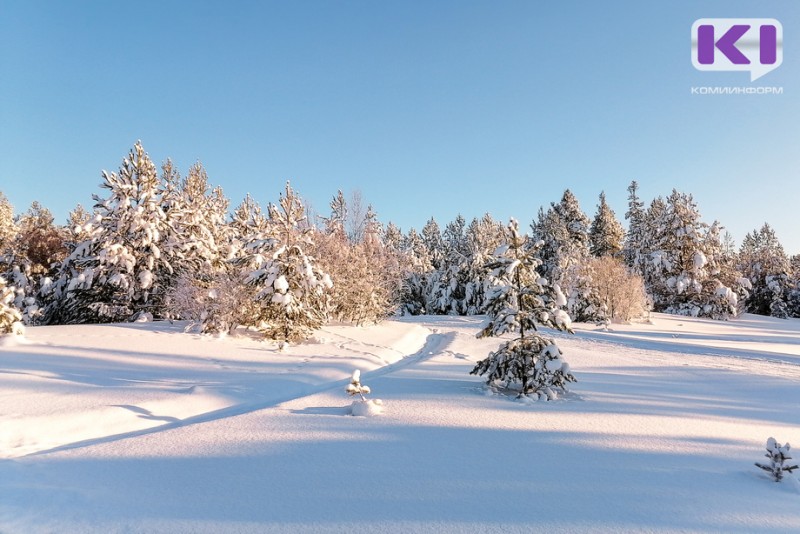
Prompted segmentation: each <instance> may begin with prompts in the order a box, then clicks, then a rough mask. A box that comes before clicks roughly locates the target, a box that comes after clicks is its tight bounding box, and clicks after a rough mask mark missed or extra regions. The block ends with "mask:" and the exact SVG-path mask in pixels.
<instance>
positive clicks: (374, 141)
mask: <svg viewBox="0 0 800 534" xmlns="http://www.w3.org/2000/svg"><path fill="white" fill-rule="evenodd" d="M704 17H716V18H728V17H764V18H776V19H778V20H779V21H780V22H781V23H782V25H783V29H784V35H785V38H784V41H785V43H784V60H783V64H782V65H781V66H780V67H779V68H778V69H776V70H775V71H773V72H771V73H769V74H767V75H766V76H764V77H763V78H761V79H759V80H756V81H755V82H753V83H752V84H751V82H750V79H749V76H748V75H747V74H746V73H741V72H737V73H717V72H700V71H698V70H696V69H694V67H693V66H692V63H691V53H690V51H691V35H690V34H691V27H692V23H693V22H694V21H695V20H696V19H698V18H704ZM797 35H800V2H795V1H791V0H786V1H780V2H776V1H772V2H770V1H764V0H752V1H713V2H712V1H662V2H655V1H653V2H650V1H647V2H644V1H634V0H632V1H627V2H619V1H617V2H615V1H603V2H590V1H585V2H578V1H563V2H552V1H534V0H527V1H522V2H513V1H500V2H495V1H488V0H487V1H479V2H474V1H467V0H458V1H452V2H446V1H436V0H427V1H409V0H405V1H394V2H390V1H379V2H376V1H371V0H370V1H333V0H326V1H310V0H309V1H301V2H255V1H248V2H237V1H224V2H223V1H221V0H219V1H215V2H201V1H191V2H190V1H185V2H178V1H168V2H162V1H149V0H147V1H137V2H117V1H109V0H103V1H96V2H89V1H70V2H56V1H51V2H42V1H35V0H34V1H31V0H25V1H15V2H10V1H7V0H0V191H3V192H4V193H5V194H6V195H7V196H8V197H9V198H10V199H11V201H12V203H13V204H14V206H15V208H16V209H17V211H23V210H24V209H26V208H27V206H28V205H30V203H31V201H33V200H39V201H40V202H42V203H43V204H44V205H45V206H47V207H49V208H50V209H51V210H52V211H53V212H54V214H55V215H56V217H57V218H58V220H59V222H63V221H64V220H65V218H66V214H67V212H68V211H69V210H70V209H72V208H73V207H74V206H75V205H76V204H78V203H82V204H84V206H87V207H88V206H90V205H91V204H92V202H91V195H92V194H93V193H100V192H101V190H100V189H99V187H98V185H99V183H100V173H101V170H102V169H107V170H117V169H118V167H119V164H120V161H121V160H122V158H123V157H124V156H125V155H126V154H127V152H128V150H129V149H130V148H131V146H132V145H133V144H134V143H135V142H136V140H137V139H141V140H142V143H143V144H144V147H145V149H146V150H147V151H148V152H149V154H150V156H151V157H152V158H153V160H154V161H155V162H156V163H157V164H160V163H161V162H162V161H163V160H164V159H166V158H167V157H171V158H172V159H173V161H174V162H175V163H176V164H177V165H178V167H179V168H180V170H181V172H182V173H184V174H185V172H186V171H187V169H188V167H189V165H191V164H192V163H194V162H195V161H198V160H199V161H201V162H202V163H203V164H204V166H205V167H206V169H207V171H208V173H209V177H210V180H211V182H212V183H213V184H215V185H221V186H222V187H223V189H224V190H225V193H226V194H227V196H228V197H229V198H231V201H232V205H233V206H235V205H237V204H238V203H239V202H240V201H241V199H242V198H243V197H244V195H245V194H246V193H247V192H250V193H252V194H253V195H254V197H255V198H256V199H258V200H259V201H260V202H262V204H266V203H268V202H270V201H273V202H274V201H275V200H277V198H278V194H279V192H280V191H281V190H282V188H283V184H284V182H285V181H286V180H291V182H292V184H293V186H294V187H295V189H297V190H298V191H299V192H300V193H301V195H303V196H304V197H305V198H307V199H309V200H310V201H311V203H312V205H313V206H314V208H315V209H316V210H317V211H319V212H322V213H326V212H327V211H328V206H327V205H328V202H329V201H330V198H331V197H332V196H333V195H334V194H335V193H336V190H337V189H343V190H344V191H345V192H349V191H352V190H354V189H358V190H360V191H361V193H362V196H363V198H364V200H365V201H366V202H369V203H372V204H373V205H374V206H375V209H376V211H377V212H378V215H379V217H380V219H381V221H382V222H384V223H385V222H388V221H393V222H395V223H396V224H398V225H399V226H401V227H402V228H403V230H407V229H408V228H410V227H412V226H414V227H416V228H417V229H419V228H421V227H422V225H423V224H424V223H425V221H426V220H427V219H428V218H429V217H430V216H432V215H433V216H435V217H436V219H437V220H438V221H439V223H440V224H442V225H443V224H444V223H446V222H448V221H450V220H452V219H453V218H454V217H455V216H456V214H458V213H461V214H463V215H464V216H465V217H466V218H467V219H470V218H472V217H475V216H480V215H481V214H483V213H484V212H487V211H488V212H490V213H491V214H492V215H493V216H495V217H496V218H499V219H507V218H508V217H509V216H515V217H517V218H518V219H520V220H521V221H523V222H525V223H528V222H530V221H531V220H532V219H533V218H534V217H535V215H536V212H537V210H538V208H539V206H541V205H548V204H549V202H551V201H556V200H558V199H559V198H560V197H561V194H562V192H563V190H564V189H565V188H570V189H571V190H572V191H573V192H574V193H575V194H576V195H577V197H578V199H579V200H580V201H581V205H582V207H583V209H584V211H586V212H587V213H588V214H589V215H590V216H591V215H593V213H594V212H595V207H596V204H597V196H598V194H599V193H600V191H601V190H605V192H606V195H607V197H608V200H609V202H610V203H611V205H612V207H613V208H614V209H615V210H616V212H617V215H618V216H619V217H620V218H622V216H623V214H624V213H625V210H626V197H627V192H626V187H627V186H628V184H629V183H630V181H631V180H634V179H635V180H637V181H638V182H639V183H640V185H641V195H642V197H643V198H644V199H645V200H646V201H649V200H650V199H651V198H653V197H655V196H658V195H663V196H666V195H668V194H669V193H670V192H671V190H672V189H673V188H677V189H678V190H681V191H685V192H690V193H692V194H693V195H694V197H695V200H696V201H697V203H698V205H699V207H700V209H701V212H702V214H703V216H704V219H706V220H707V221H708V222H711V221H712V220H713V219H719V220H720V221H721V222H722V223H723V224H724V225H725V226H726V228H728V230H729V231H730V232H731V233H732V234H733V236H734V238H735V239H736V241H737V243H739V242H741V239H742V237H743V236H744V234H745V233H747V232H748V231H750V230H753V229H755V228H757V227H760V226H761V225H762V224H763V223H764V222H765V221H767V222H769V223H770V224H771V225H772V226H773V227H774V228H775V229H776V231H777V233H778V237H779V238H780V239H781V241H782V242H783V244H784V247H785V248H786V250H787V252H788V253H792V254H793V253H800V225H799V224H798V220H799V219H798V211H800V180H799V178H800V176H799V175H798V169H800V147H799V146H798V145H799V143H798V141H800V123H799V122H798V119H800V96H798V95H800V44H799V43H800V39H798V38H797ZM751 85H752V86H774V87H783V89H784V93H783V94H782V95H692V94H691V87H693V86H736V87H739V86H742V87H746V86H751Z"/></svg>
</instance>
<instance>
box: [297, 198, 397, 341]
mask: <svg viewBox="0 0 800 534" xmlns="http://www.w3.org/2000/svg"><path fill="white" fill-rule="evenodd" d="M347 218H348V215H347V204H346V202H345V200H344V195H343V194H342V192H341V191H339V193H338V195H337V196H336V197H334V199H333V201H332V202H331V216H330V217H329V218H327V219H324V221H325V229H324V230H323V231H321V232H316V233H315V235H314V243H313V245H314V248H313V252H314V254H315V256H316V257H318V258H319V265H320V268H321V269H322V270H323V271H325V272H326V273H328V274H329V275H330V278H331V281H332V282H333V287H332V288H331V291H330V302H331V307H330V311H329V313H330V316H331V318H333V319H335V320H337V321H343V322H349V323H353V324H356V325H362V324H369V323H372V324H374V323H378V322H380V321H381V320H383V319H384V318H386V317H388V316H389V315H391V314H392V313H393V312H394V311H395V310H396V308H397V302H398V300H399V296H400V292H401V287H402V285H401V282H402V280H401V277H402V275H401V268H400V261H399V259H398V257H397V253H396V251H395V250H394V249H393V248H391V247H387V246H385V245H384V244H383V243H382V242H381V240H380V233H381V227H380V223H378V220H377V216H376V214H375V212H374V211H373V209H372V206H369V207H368V208H367V212H366V214H365V215H364V220H363V221H361V222H362V224H360V227H361V228H362V229H361V230H360V231H359V232H357V233H358V234H359V235H361V236H362V237H361V241H359V242H353V241H351V240H350V238H348V236H347V233H346V232H345V223H346V221H347Z"/></svg>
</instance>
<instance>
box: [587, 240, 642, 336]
mask: <svg viewBox="0 0 800 534" xmlns="http://www.w3.org/2000/svg"><path fill="white" fill-rule="evenodd" d="M583 270H584V274H585V276H586V277H587V278H588V279H589V280H590V286H591V289H592V296H593V298H595V299H597V301H596V303H595V308H596V310H597V311H596V313H595V316H596V317H597V318H598V319H605V320H608V321H612V322H623V323H625V322H628V321H630V320H631V319H635V318H637V317H642V316H644V315H645V314H646V313H647V311H648V309H649V302H648V297H647V292H646V291H645V289H644V282H643V281H642V277H641V276H639V275H638V274H636V273H633V272H631V271H630V270H629V269H628V268H627V267H626V266H625V265H624V264H623V263H622V261H621V260H620V259H618V258H613V257H611V256H601V257H599V258H591V259H590V260H589V261H588V262H587V263H586V264H585V266H584V267H583Z"/></svg>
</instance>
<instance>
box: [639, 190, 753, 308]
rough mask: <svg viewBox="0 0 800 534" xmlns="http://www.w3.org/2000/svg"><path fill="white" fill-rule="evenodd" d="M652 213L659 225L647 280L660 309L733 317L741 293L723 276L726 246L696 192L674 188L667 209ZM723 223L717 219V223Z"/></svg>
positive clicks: (653, 220)
mask: <svg viewBox="0 0 800 534" xmlns="http://www.w3.org/2000/svg"><path fill="white" fill-rule="evenodd" d="M654 206H658V208H657V209H656V210H652V211H651V213H648V217H649V218H650V219H651V221H650V223H651V224H652V227H653V228H654V229H655V232H654V237H653V239H652V242H651V245H649V246H648V249H649V250H651V252H650V258H649V264H648V266H647V271H646V278H645V281H646V283H647V284H648V289H649V292H650V294H651V296H652V297H653V305H654V308H655V309H656V311H663V312H667V313H674V314H678V315H691V316H694V317H697V316H702V317H710V318H715V319H727V318H728V317H731V316H735V315H736V314H737V312H738V306H737V304H738V296H737V293H736V291H735V289H734V288H731V287H728V286H726V285H725V284H724V283H723V280H722V279H721V277H720V273H721V269H720V265H719V262H720V257H721V255H722V248H721V247H722V246H721V242H720V240H719V238H718V232H709V225H708V224H706V223H704V222H703V221H702V220H701V216H700V211H699V210H698V209H697V205H696V204H695V202H694V200H693V198H692V196H691V195H688V194H685V193H680V192H678V191H676V190H673V192H672V194H671V195H670V196H669V198H667V201H666V203H665V204H664V205H663V207H664V209H663V210H662V209H661V204H657V203H654V204H652V205H651V208H652V207H654ZM715 226H717V225H715Z"/></svg>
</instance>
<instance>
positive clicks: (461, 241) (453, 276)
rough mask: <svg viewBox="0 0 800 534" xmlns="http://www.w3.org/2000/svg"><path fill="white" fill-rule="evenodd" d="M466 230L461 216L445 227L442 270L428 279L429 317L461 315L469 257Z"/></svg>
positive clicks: (441, 260) (440, 268) (440, 263)
mask: <svg viewBox="0 0 800 534" xmlns="http://www.w3.org/2000/svg"><path fill="white" fill-rule="evenodd" d="M431 221H433V219H431ZM465 228H466V221H465V220H464V218H463V217H462V216H461V215H459V216H458V217H456V219H455V220H454V221H452V222H450V223H448V224H447V226H445V230H444V232H443V234H442V239H441V257H440V260H439V268H438V269H437V270H436V272H435V273H433V274H432V276H431V277H430V278H429V294H428V304H427V306H426V308H427V312H428V313H435V314H450V315H460V314H461V313H462V306H463V301H464V296H465V287H466V283H467V280H466V275H467V272H466V268H467V255H468V250H467V241H466V235H465ZM431 235H434V234H431Z"/></svg>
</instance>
